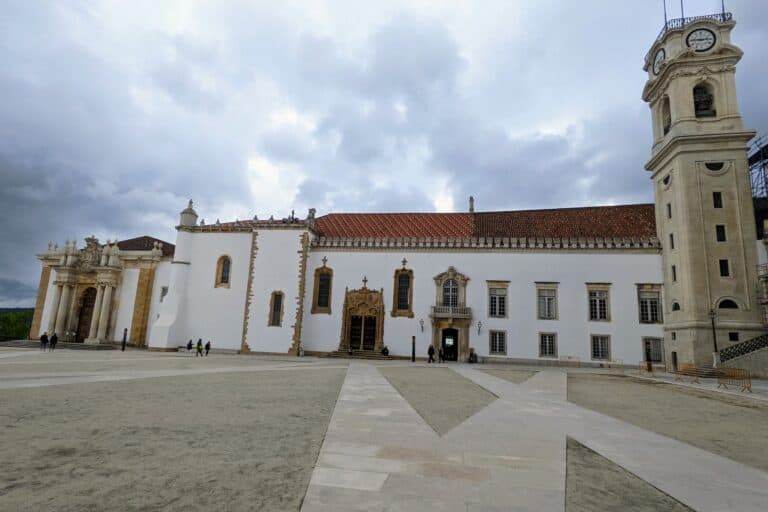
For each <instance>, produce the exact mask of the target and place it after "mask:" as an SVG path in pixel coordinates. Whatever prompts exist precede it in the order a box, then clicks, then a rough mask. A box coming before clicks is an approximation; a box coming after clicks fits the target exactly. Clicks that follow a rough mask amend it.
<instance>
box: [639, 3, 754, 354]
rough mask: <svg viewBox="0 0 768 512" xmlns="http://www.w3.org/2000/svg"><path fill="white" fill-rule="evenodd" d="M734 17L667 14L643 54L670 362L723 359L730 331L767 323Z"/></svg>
mask: <svg viewBox="0 0 768 512" xmlns="http://www.w3.org/2000/svg"><path fill="white" fill-rule="evenodd" d="M735 25H736V23H735V21H733V19H732V16H731V14H730V13H727V12H721V13H717V14H711V15H705V16H696V17H693V18H680V19H675V20H670V21H668V22H667V23H666V24H665V26H664V27H663V29H662V31H661V34H660V35H659V36H658V38H657V39H656V40H655V41H654V42H653V44H652V45H651V49H650V51H649V52H648V54H647V55H646V58H645V66H644V70H645V71H646V72H647V73H648V80H647V82H646V85H645V88H644V90H643V100H645V101H646V102H647V103H648V105H649V106H650V109H651V119H652V123H653V147H652V152H651V159H650V160H649V161H648V163H647V164H646V166H645V167H646V169H647V170H648V171H650V173H651V180H652V181H653V185H654V198H655V203H656V230H657V234H658V237H659V240H661V242H662V247H663V250H662V262H663V263H662V264H663V274H664V309H665V315H664V316H665V326H664V329H665V350H666V352H667V354H666V355H667V360H668V361H671V362H672V361H678V362H683V363H694V364H697V365H700V366H701V365H717V364H719V359H718V353H719V350H721V349H723V348H725V347H727V346H729V345H730V342H729V340H735V339H739V340H741V341H743V340H747V339H749V338H751V337H754V336H758V335H760V334H762V333H763V332H764V327H763V324H762V320H761V310H760V309H761V305H760V304H758V303H757V301H756V297H757V292H756V286H757V242H756V230H755V220H754V212H753V206H752V194H751V187H750V180H749V177H748V176H749V174H748V163H747V142H748V141H749V140H750V139H751V138H752V137H754V135H755V132H754V131H751V130H745V129H744V126H743V123H742V118H741V114H740V113H739V109H738V103H737V101H736V65H737V63H738V62H739V60H741V57H742V55H743V52H742V51H741V50H740V49H739V48H738V47H736V46H734V45H733V44H732V43H731V31H732V30H733V28H734V27H735Z"/></svg>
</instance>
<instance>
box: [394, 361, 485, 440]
mask: <svg viewBox="0 0 768 512" xmlns="http://www.w3.org/2000/svg"><path fill="white" fill-rule="evenodd" d="M379 371H380V372H381V374H382V375H384V377H386V379H387V380H388V381H389V383H390V384H392V386H394V388H395V389H397V391H398V392H399V393H400V395H401V396H402V397H403V398H405V400H406V401H407V402H408V403H409V404H411V407H413V408H414V409H416V412H418V413H419V415H421V417H422V418H424V421H426V422H427V423H428V424H429V425H430V426H431V427H432V428H433V429H434V430H435V432H437V433H438V434H439V435H441V436H442V435H443V434H445V433H446V432H448V431H450V430H451V429H452V428H454V427H455V426H457V425H458V424H460V423H461V422H463V421H464V420H466V419H467V418H469V417H471V416H473V415H475V414H476V413H477V412H478V411H480V410H481V409H482V408H484V407H485V406H487V405H488V404H490V403H491V402H493V401H494V400H496V396H495V395H494V394H492V393H491V392H489V391H488V390H486V389H484V388H481V387H480V386H478V385H477V384H475V383H474V382H472V381H471V380H469V379H465V378H464V377H462V376H461V375H459V374H458V373H456V372H454V371H453V370H451V369H449V368H443V367H439V366H438V367H425V366H411V367H409V366H380V367H379Z"/></svg>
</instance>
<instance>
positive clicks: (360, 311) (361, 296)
mask: <svg viewBox="0 0 768 512" xmlns="http://www.w3.org/2000/svg"><path fill="white" fill-rule="evenodd" d="M383 340H384V299H383V290H370V289H368V287H367V286H365V284H363V287H362V288H360V289H358V290H349V289H347V290H346V293H345V295H344V315H343V318H342V324H341V340H340V343H339V351H341V352H348V351H350V350H369V351H373V352H379V351H381V347H382V346H383V344H384V342H383Z"/></svg>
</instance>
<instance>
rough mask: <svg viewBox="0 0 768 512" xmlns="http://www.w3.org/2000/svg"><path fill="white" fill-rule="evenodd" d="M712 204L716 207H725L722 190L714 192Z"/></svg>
mask: <svg viewBox="0 0 768 512" xmlns="http://www.w3.org/2000/svg"><path fill="white" fill-rule="evenodd" d="M712 204H713V205H714V207H715V208H722V207H723V193H722V192H712Z"/></svg>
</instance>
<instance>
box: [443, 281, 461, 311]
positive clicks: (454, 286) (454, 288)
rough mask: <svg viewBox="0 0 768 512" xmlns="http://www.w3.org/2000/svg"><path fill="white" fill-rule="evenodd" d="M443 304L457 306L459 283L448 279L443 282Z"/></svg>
mask: <svg viewBox="0 0 768 512" xmlns="http://www.w3.org/2000/svg"><path fill="white" fill-rule="evenodd" d="M442 305H443V306H450V307H454V308H455V307H456V306H458V305H459V283H457V282H456V280H455V279H448V280H446V281H445V282H444V283H443V304H442Z"/></svg>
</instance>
